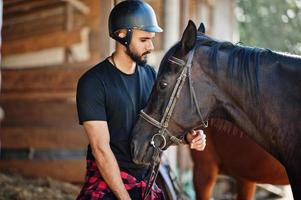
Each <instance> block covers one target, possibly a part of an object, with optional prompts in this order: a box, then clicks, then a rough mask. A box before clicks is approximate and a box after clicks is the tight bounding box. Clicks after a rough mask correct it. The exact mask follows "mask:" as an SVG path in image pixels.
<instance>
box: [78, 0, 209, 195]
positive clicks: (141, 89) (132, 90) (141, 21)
mask: <svg viewBox="0 0 301 200" xmlns="http://www.w3.org/2000/svg"><path fill="white" fill-rule="evenodd" d="M109 32H110V36H111V37H112V38H113V39H115V40H116V41H117V42H118V43H117V46H116V50H115V52H114V53H113V54H112V55H111V56H110V57H108V58H107V59H105V60H104V61H102V62H101V63H99V64H98V65H96V66H95V67H93V68H91V69H90V70H88V71H87V72H86V73H85V74H84V75H83V76H82V77H81V78H80V80H79V82H78V88H77V109H78V115H79V121H80V124H83V126H84V129H85V131H86V133H87V136H88V139H89V143H90V144H89V146H88V152H87V176H86V181H85V184H84V186H83V188H82V191H81V193H80V194H79V196H78V199H122V200H128V199H133V200H139V199H142V198H143V197H142V196H143V191H144V190H145V182H144V180H143V179H144V178H145V176H146V173H147V170H148V169H145V167H143V166H138V165H136V164H134V163H133V162H132V159H131V154H130V134H131V130H132V128H133V126H134V123H135V122H136V120H137V118H138V113H139V111H140V110H141V109H142V108H143V107H144V106H145V104H146V102H147V99H148V96H149V94H150V92H151V89H152V87H153V84H154V82H155V77H156V75H155V71H154V69H153V68H151V67H150V66H148V65H147V64H146V59H147V54H149V53H150V52H151V51H152V50H153V49H154V46H153V43H152V39H153V38H154V37H155V33H156V32H162V29H161V28H160V27H159V26H158V24H157V20H156V16H155V13H154V11H153V9H152V8H151V7H150V6H149V5H148V4H146V3H144V2H142V1H137V0H136V1H135V0H132V1H123V2H121V3H119V4H117V5H116V6H115V7H114V8H113V10H112V11H111V13H110V16H109ZM186 139H187V140H188V142H189V143H191V144H190V145H191V148H194V149H197V150H202V149H203V148H204V147H205V137H204V135H203V134H202V132H198V131H193V132H192V133H190V134H187V137H186ZM192 141H193V142H192ZM151 196H152V198H153V199H161V197H162V194H161V193H160V189H158V188H155V189H154V191H153V194H152V195H151Z"/></svg>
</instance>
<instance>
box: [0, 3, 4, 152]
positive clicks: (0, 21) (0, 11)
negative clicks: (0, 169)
mask: <svg viewBox="0 0 301 200" xmlns="http://www.w3.org/2000/svg"><path fill="white" fill-rule="evenodd" d="M2 10H3V1H2V0H0V49H2V48H1V47H2V39H1V33H2V31H1V28H2ZM0 63H1V50H0ZM1 81H2V78H1V65H0V93H1ZM3 117H4V112H3V110H2V108H1V107H0V123H1V121H2V119H3ZM0 147H1V143H0Z"/></svg>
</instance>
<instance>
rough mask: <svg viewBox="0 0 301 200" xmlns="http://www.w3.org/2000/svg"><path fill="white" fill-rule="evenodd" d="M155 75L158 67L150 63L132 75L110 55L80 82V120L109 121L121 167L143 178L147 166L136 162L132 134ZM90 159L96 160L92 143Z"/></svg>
mask: <svg viewBox="0 0 301 200" xmlns="http://www.w3.org/2000/svg"><path fill="white" fill-rule="evenodd" d="M155 79H156V74H155V71H154V69H153V68H152V67H150V66H148V65H145V66H139V65H137V66H136V70H135V72H134V73H133V74H130V75H129V74H125V73H123V72H121V71H120V70H119V69H118V68H116V67H115V66H114V65H112V64H111V63H110V62H109V61H108V59H106V60H104V61H103V62H101V63H99V64H98V65H96V66H94V67H93V68H91V69H90V70H88V71H87V72H86V73H85V74H84V75H83V76H82V77H81V78H80V80H79V82H78V85H77V95H76V102H77V111H78V117H79V123H80V124H82V123H83V122H84V121H91V120H100V121H107V123H108V128H109V132H110V147H111V149H112V151H113V153H114V155H115V157H116V159H117V162H118V165H119V167H120V169H121V170H124V171H126V172H128V173H130V174H132V175H133V176H135V177H136V178H137V179H139V180H141V179H142V178H143V176H144V175H145V173H146V170H147V169H145V168H141V166H138V165H136V164H134V163H133V162H132V158H131V151H130V136H131V131H132V128H133V126H134V124H135V123H136V121H137V119H138V115H139V111H140V110H141V109H142V108H143V107H144V106H145V105H146V103H147V100H148V97H149V95H150V93H151V90H152V87H153V84H154V82H155ZM87 159H90V160H91V159H92V160H94V157H93V155H92V151H91V147H90V145H89V146H88V151H87Z"/></svg>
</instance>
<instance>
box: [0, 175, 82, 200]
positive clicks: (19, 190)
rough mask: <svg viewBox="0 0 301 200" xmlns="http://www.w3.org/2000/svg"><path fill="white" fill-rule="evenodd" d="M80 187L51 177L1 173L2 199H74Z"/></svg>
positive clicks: (0, 196)
mask: <svg viewBox="0 0 301 200" xmlns="http://www.w3.org/2000/svg"><path fill="white" fill-rule="evenodd" d="M79 190H80V188H79V187H78V186H76V185H73V184H70V183H66V182H61V181H57V180H54V179H51V178H38V179H32V178H26V177H24V176H21V175H19V174H15V173H3V172H1V173H0V200H41V199H43V200H69V199H70V200H74V199H75V198H76V196H77V195H78V193H79Z"/></svg>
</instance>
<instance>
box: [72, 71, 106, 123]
mask: <svg viewBox="0 0 301 200" xmlns="http://www.w3.org/2000/svg"><path fill="white" fill-rule="evenodd" d="M76 105H77V113H78V118H79V123H80V124H83V122H85V121H92V120H99V121H106V119H107V118H106V106H105V105H106V104H105V88H104V85H103V83H102V81H101V80H98V79H97V78H94V77H91V76H87V77H85V76H83V77H81V78H80V80H79V81H78V84H77V92H76Z"/></svg>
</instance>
